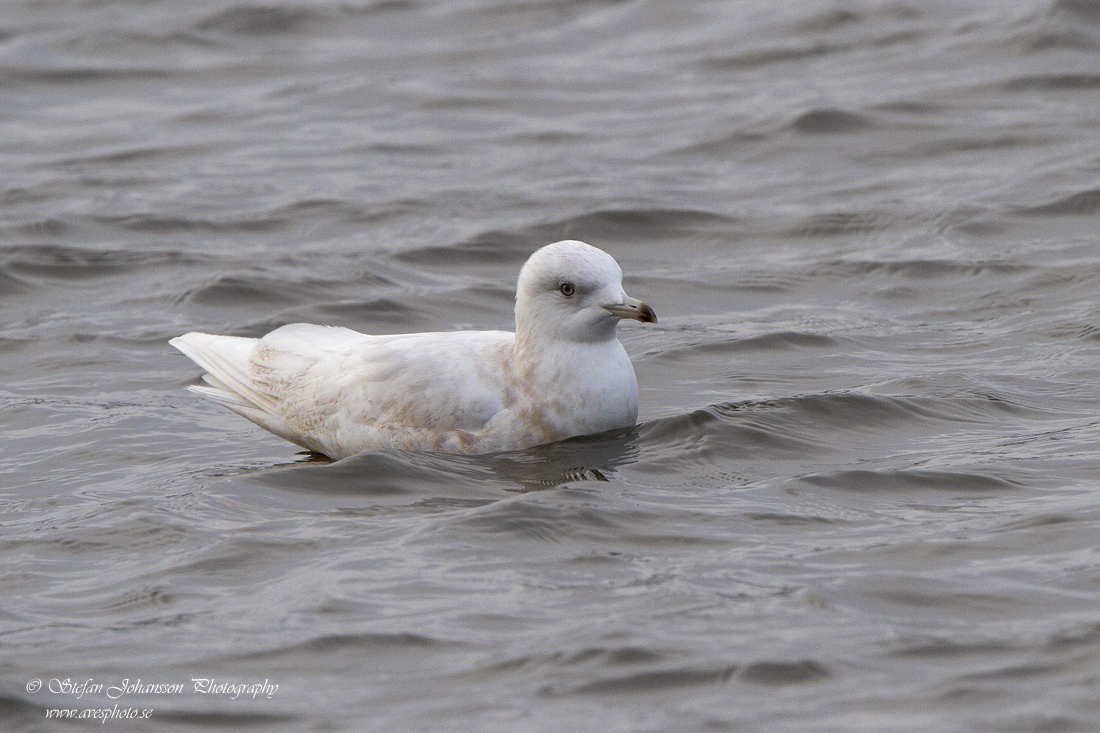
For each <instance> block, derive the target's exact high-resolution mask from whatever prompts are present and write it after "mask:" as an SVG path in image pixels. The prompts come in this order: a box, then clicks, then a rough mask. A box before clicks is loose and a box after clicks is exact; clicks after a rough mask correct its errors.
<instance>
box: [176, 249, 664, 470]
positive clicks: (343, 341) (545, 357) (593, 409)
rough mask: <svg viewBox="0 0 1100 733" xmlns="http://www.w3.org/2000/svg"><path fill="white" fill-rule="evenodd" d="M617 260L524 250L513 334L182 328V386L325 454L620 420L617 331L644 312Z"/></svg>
mask: <svg viewBox="0 0 1100 733" xmlns="http://www.w3.org/2000/svg"><path fill="white" fill-rule="evenodd" d="M622 278H623V272H622V269H620V268H619V265H618V263H616V262H615V260H614V259H613V258H612V257H611V255H609V254H607V253H606V252H604V251H603V250H600V249H597V248H596V247H593V246H592V245H589V244H585V243H584V242H578V241H576V240H566V241H562V242H556V243H554V244H548V245H546V246H545V247H542V248H541V249H539V250H537V251H536V252H535V253H534V254H532V255H531V256H530V258H528V260H527V262H526V263H525V264H524V265H523V268H522V269H521V270H520V273H519V280H518V282H517V284H516V306H515V319H516V330H515V333H512V332H508V331H447V332H434V333H410V334H399V335H369V334H364V333H359V332H357V331H353V330H351V329H348V328H341V327H334V326H317V325H311V324H304V323H295V324H291V325H287V326H283V327H282V328H277V329H275V330H274V331H272V332H271V333H269V334H267V335H266V336H263V337H261V338H242V337H238V336H218V335H213V334H207V333H197V332H193V333H188V334H185V335H183V336H179V337H177V338H174V339H172V340H171V341H169V342H168V343H170V344H171V345H172V346H174V347H175V348H177V349H179V350H180V351H182V352H183V353H184V354H186V355H187V356H188V357H189V358H190V359H191V360H192V361H194V362H195V363H196V364H198V365H199V366H200V367H202V368H203V369H204V370H205V371H206V374H204V375H203V379H204V380H205V382H206V384H203V385H192V386H191V387H189V388H188V389H190V390H191V391H192V392H196V393H198V394H200V395H202V396H203V397H207V398H209V399H212V400H214V401H215V402H218V403H220V404H222V405H224V406H226V407H228V408H229V409H230V410H232V411H233V412H235V413H237V414H238V415H240V416H242V417H244V418H247V419H248V420H251V421H252V422H254V423H256V424H257V425H259V426H260V427H262V428H265V429H266V430H269V431H270V432H272V433H274V434H275V435H278V436H279V437H281V438H285V439H286V440H289V441H290V442H292V443H295V444H297V445H300V446H302V447H303V448H307V449H309V450H311V451H314V452H316V453H321V454H324V455H326V456H328V457H330V458H334V459H340V458H345V457H347V456H351V455H354V454H356V453H361V452H363V451H371V450H383V449H387V448H397V449H402V450H410V451H436V452H442V453H464V454H486V453H496V452H500V451H511V450H520V449H523V448H529V447H531V446H535V445H541V444H545V443H552V442H556V441H559V440H564V439H565V438H570V437H574V436H578V435H589V434H593V433H600V432H604V431H607V430H613V429H616V428H623V427H629V426H633V425H634V424H635V423H636V421H637V419H638V382H637V378H636V377H635V374H634V367H633V365H632V364H631V362H630V357H629V356H627V353H626V350H625V349H624V348H623V346H622V344H621V343H619V340H618V338H617V337H616V333H615V330H616V326H617V325H618V323H619V321H621V320H623V319H630V320H635V321H640V322H642V323H656V322H657V316H656V314H655V313H654V312H653V309H652V308H650V307H649V306H648V305H646V304H645V303H643V302H642V301H640V300H635V299H634V298H631V297H630V296H628V295H627V294H626V291H624V290H623V285H622Z"/></svg>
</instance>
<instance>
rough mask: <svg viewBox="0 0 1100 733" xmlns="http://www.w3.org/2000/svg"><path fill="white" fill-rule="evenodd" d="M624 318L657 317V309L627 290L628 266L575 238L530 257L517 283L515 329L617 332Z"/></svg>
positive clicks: (572, 337)
mask: <svg viewBox="0 0 1100 733" xmlns="http://www.w3.org/2000/svg"><path fill="white" fill-rule="evenodd" d="M624 318H629V319H632V320H635V321H641V322H642V323H656V322H657V315H656V314H655V313H654V312H653V309H652V308H650V307H649V306H648V305H646V304H645V303H643V302H642V301H640V300H635V299H634V298H631V297H630V296H629V295H627V294H626V291H625V290H623V271H622V269H621V268H620V267H619V264H618V263H617V262H615V260H614V259H613V258H612V257H611V255H609V254H607V253H606V252H604V251H603V250H601V249H597V248H596V247H593V246H592V245H590V244H585V243H584V242H578V241H575V240H566V241H564V242H555V243H554V244H548V245H546V246H545V247H543V248H542V249H540V250H538V251H537V252H535V253H534V254H533V255H531V257H530V258H528V260H527V263H526V264H525V265H524V266H523V269H522V270H520V273H519V282H518V284H517V285H516V333H517V335H530V334H535V333H538V334H539V338H547V339H557V340H565V341H573V342H582V343H584V342H595V341H607V340H609V339H613V338H615V326H616V325H617V324H618V322H619V321H620V320H622V319H624Z"/></svg>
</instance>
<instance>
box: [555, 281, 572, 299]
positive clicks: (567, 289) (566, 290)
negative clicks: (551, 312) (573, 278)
mask: <svg viewBox="0 0 1100 733" xmlns="http://www.w3.org/2000/svg"><path fill="white" fill-rule="evenodd" d="M558 290H560V291H561V294H562V295H564V296H565V297H566V298H568V297H569V296H570V295H572V294H573V293H575V292H576V289H575V288H574V287H573V283H562V284H561V287H560V288H558Z"/></svg>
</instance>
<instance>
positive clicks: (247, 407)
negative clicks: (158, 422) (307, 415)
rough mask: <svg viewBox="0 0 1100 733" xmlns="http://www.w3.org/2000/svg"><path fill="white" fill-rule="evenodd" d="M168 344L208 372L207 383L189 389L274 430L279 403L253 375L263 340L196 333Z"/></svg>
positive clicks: (206, 375) (204, 377)
mask: <svg viewBox="0 0 1100 733" xmlns="http://www.w3.org/2000/svg"><path fill="white" fill-rule="evenodd" d="M168 343H169V344H171V345H172V346H174V347H176V348H177V349H179V350H180V351H182V352H183V353H184V355H186V356H187V358H189V359H190V360H191V361H193V362H195V363H196V364H198V365H199V366H200V367H202V368H203V369H205V370H206V371H207V373H206V374H204V375H202V378H203V381H205V382H206V384H196V385H192V386H190V387H188V389H189V390H191V391H192V392H195V393H197V394H200V395H202V396H203V397H206V398H209V399H211V400H214V401H215V402H217V403H219V404H222V405H225V406H226V407H228V408H229V409H230V410H232V411H233V412H235V413H237V414H238V415H240V416H241V417H245V418H247V419H249V420H251V421H252V422H254V423H257V424H258V425H260V426H262V427H264V428H267V429H268V430H272V427H271V422H272V418H273V417H276V416H275V414H274V409H275V405H276V404H277V402H278V400H276V399H275V397H273V396H272V395H270V394H267V393H266V392H262V391H260V390H259V389H257V385H256V383H255V382H254V381H253V379H252V377H251V376H249V372H250V369H249V365H250V362H251V355H252V349H253V347H255V345H256V344H257V343H259V339H252V338H241V337H239V336H215V335H213V334H209V333H197V332H192V333H188V334H184V335H183V336H178V337H176V338H174V339H172V340H171V341H169V342H168ZM276 419H278V418H276ZM279 421H280V422H281V419H279ZM272 432H276V431H274V430H272Z"/></svg>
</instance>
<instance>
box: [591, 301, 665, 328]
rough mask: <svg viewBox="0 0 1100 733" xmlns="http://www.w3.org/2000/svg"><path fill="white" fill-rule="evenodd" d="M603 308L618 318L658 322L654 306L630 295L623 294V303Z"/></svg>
mask: <svg viewBox="0 0 1100 733" xmlns="http://www.w3.org/2000/svg"><path fill="white" fill-rule="evenodd" d="M603 308H604V310H606V311H607V312H608V313H610V314H611V315H613V316H615V317H616V318H632V319H634V320H635V321H641V322H642V323H656V322H657V314H656V313H654V312H653V309H652V308H650V307H649V306H648V305H646V304H645V303H643V302H642V301H640V300H635V299H634V298H631V297H630V296H629V295H626V296H623V302H622V303H616V304H615V305H605V306H603Z"/></svg>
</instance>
